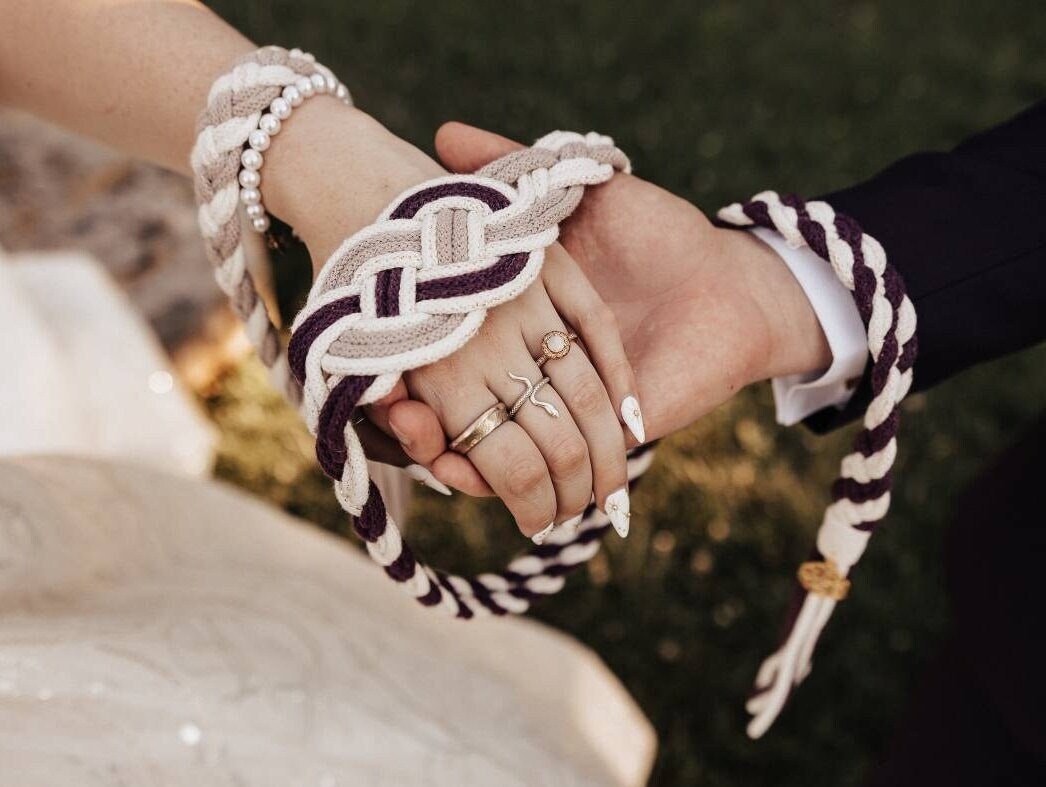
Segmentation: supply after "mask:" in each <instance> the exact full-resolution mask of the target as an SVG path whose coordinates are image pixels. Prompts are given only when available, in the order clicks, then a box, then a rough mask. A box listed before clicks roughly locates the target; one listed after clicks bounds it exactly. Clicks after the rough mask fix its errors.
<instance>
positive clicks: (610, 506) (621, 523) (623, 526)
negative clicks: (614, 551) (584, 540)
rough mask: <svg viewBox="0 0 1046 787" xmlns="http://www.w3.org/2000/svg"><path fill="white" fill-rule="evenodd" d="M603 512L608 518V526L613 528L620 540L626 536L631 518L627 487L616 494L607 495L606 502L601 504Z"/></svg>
mask: <svg viewBox="0 0 1046 787" xmlns="http://www.w3.org/2000/svg"><path fill="white" fill-rule="evenodd" d="M603 510H604V511H605V512H606V514H607V516H608V517H610V524H612V525H613V526H614V530H616V531H617V534H618V535H619V536H621V537H622V538H624V537H625V536H627V535H628V520H629V517H630V516H631V511H630V510H629V505H628V487H627V486H623V487H621V488H620V489H618V490H617V491H616V492H612V493H611V494H609V495H607V500H606V502H605V503H604V504H603Z"/></svg>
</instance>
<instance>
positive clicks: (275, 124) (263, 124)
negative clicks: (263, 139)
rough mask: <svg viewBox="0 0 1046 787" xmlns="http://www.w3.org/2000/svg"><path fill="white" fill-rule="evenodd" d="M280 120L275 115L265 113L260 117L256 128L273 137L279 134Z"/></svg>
mask: <svg viewBox="0 0 1046 787" xmlns="http://www.w3.org/2000/svg"><path fill="white" fill-rule="evenodd" d="M280 125H281V123H280V119H279V118H278V117H276V116H275V115H270V114H269V113H267V112H266V113H265V114H264V115H262V116H261V120H259V121H258V128H260V129H261V130H262V131H264V132H265V133H266V134H268V135H269V136H270V137H274V136H276V135H277V134H279V133H280Z"/></svg>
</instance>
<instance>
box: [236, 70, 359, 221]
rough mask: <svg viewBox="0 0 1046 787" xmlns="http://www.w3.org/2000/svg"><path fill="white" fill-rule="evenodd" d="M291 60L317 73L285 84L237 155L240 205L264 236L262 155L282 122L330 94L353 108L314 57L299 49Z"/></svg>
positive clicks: (346, 92)
mask: <svg viewBox="0 0 1046 787" xmlns="http://www.w3.org/2000/svg"><path fill="white" fill-rule="evenodd" d="M290 56H291V57H292V58H301V59H302V60H306V61H308V62H309V63H314V64H315V67H316V72H315V73H314V74H312V75H311V76H303V77H301V78H300V79H298V80H297V81H296V82H295V83H294V84H293V85H287V86H286V87H285V88H284V89H283V93H282V95H280V96H279V97H277V98H274V99H273V100H272V103H271V104H269V111H268V112H265V113H263V114H262V116H261V117H260V118H259V119H258V127H257V128H256V129H254V130H253V131H252V132H251V133H250V134H249V135H248V137H247V144H246V146H244V149H243V153H242V154H241V155H240V165H241V166H240V172H239V175H238V180H239V182H240V202H242V203H243V204H244V206H245V207H246V211H247V218H249V219H250V220H251V229H253V230H254V231H255V232H259V233H264V232H266V231H267V230H268V229H269V215H268V212H267V211H266V210H265V206H264V205H263V204H262V195H261V168H262V164H264V163H265V158H264V157H263V156H262V153H264V152H265V151H266V150H268V149H269V145H270V144H271V143H272V138H273V137H274V136H276V135H277V134H279V133H280V129H281V128H282V127H283V123H284V121H286V120H287V119H288V118H289V117H290V116H291V113H292V112H294V110H295V109H296V108H297V107H299V106H301V104H302V102H304V101H305V99H307V98H312V97H313V96H322V95H332V96H335V97H336V98H339V99H341V100H342V101H343V102H344V103H345V104H346V105H347V106H350V107H351V106H352V96H351V95H350V94H349V89H348V88H347V87H345V85H344V84H342V83H341V82H339V81H338V79H337V77H335V76H334V74H333V73H332V72H331V70H330V69H329V68H327V67H326V66H323V65H321V64H319V63H317V62H316V58H315V57H313V56H312V55H311V54H309V53H308V52H302V51H301V50H300V49H292V50H290Z"/></svg>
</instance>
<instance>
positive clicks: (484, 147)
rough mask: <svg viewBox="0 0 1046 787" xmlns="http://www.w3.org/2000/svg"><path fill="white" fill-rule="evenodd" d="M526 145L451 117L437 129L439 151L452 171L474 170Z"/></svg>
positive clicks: (437, 147)
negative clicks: (451, 119) (452, 119)
mask: <svg viewBox="0 0 1046 787" xmlns="http://www.w3.org/2000/svg"><path fill="white" fill-rule="evenodd" d="M522 147H525V146H524V145H521V144H519V143H518V142H513V141H512V140H511V139H509V138H508V137H503V136H501V135H500V134H494V133H492V132H490V131H484V130H483V129H481V128H476V127H475V126H469V125H466V124H465V123H458V122H456V121H451V122H450V123H444V124H443V125H442V126H440V127H439V130H438V131H436V153H437V155H439V158H440V161H441V162H442V163H443V165H444V166H445V167H447V169H449V170H452V171H453V172H475V171H476V170H477V169H479V168H480V167H482V166H484V165H486V164H489V163H490V162H491V161H493V160H494V159H497V158H501V157H502V156H504V155H505V154H506V153H511V152H512V151H513V150H519V149H520V148H522Z"/></svg>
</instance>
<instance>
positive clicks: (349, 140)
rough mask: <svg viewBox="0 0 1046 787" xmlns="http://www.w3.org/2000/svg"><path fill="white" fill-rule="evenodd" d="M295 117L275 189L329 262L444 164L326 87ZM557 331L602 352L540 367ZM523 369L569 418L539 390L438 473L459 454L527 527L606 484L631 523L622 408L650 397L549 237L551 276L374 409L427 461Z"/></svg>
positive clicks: (457, 468)
mask: <svg viewBox="0 0 1046 787" xmlns="http://www.w3.org/2000/svg"><path fill="white" fill-rule="evenodd" d="M306 110H312V111H311V112H309V113H308V114H306ZM294 120H295V122H294V123H288V124H287V126H286V130H285V131H284V133H282V134H281V136H280V140H279V144H277V145H273V147H272V148H271V149H270V151H269V152H268V153H267V154H266V172H265V175H264V177H265V182H264V184H263V189H264V190H265V191H264V193H265V199H266V204H267V206H268V207H269V209H270V210H272V211H273V213H274V214H275V215H277V216H279V217H280V218H282V219H284V220H285V221H287V222H288V223H290V224H291V226H293V227H294V228H295V230H296V231H297V232H298V234H299V236H300V237H301V238H302V239H303V240H304V241H305V243H306V245H307V246H308V248H309V251H310V253H311V255H312V258H313V262H314V266H315V267H316V268H317V270H318V269H319V267H320V266H322V264H323V262H324V261H325V260H326V258H327V257H328V256H329V254H330V253H331V252H332V251H333V250H334V249H335V248H336V247H337V246H338V245H339V244H340V243H341V241H342V240H343V239H344V238H345V237H347V236H348V235H351V234H352V233H353V232H355V231H356V230H358V229H360V228H361V227H363V226H365V225H366V224H369V223H370V222H371V221H372V220H373V219H374V217H375V216H376V215H377V214H378V213H379V212H380V210H381V209H382V208H384V207H385V206H386V205H387V204H388V202H389V201H390V200H392V199H393V198H394V197H395V196H397V195H398V194H399V193H401V192H402V191H403V190H404V189H406V188H408V187H410V186H413V185H416V184H417V183H419V182H421V181H424V180H428V179H430V178H432V177H436V176H439V175H442V174H445V172H444V171H443V170H442V169H441V168H440V167H439V166H438V165H437V164H435V162H433V161H432V160H431V159H429V158H428V157H427V156H425V155H424V154H422V153H421V152H420V151H418V150H417V149H416V148H414V147H413V146H411V145H409V144H407V143H405V142H403V141H402V140H400V139H398V138H396V137H394V136H393V135H391V134H390V133H389V132H388V131H386V130H385V129H384V128H383V127H382V126H381V125H380V124H378V123H377V122H376V121H374V120H373V119H371V118H369V117H368V116H366V115H364V114H363V113H360V112H358V111H356V110H352V109H347V108H343V107H342V106H341V105H339V104H336V102H333V101H321V100H320V99H316V100H314V101H312V102H310V103H309V104H307V105H303V106H302V108H301V109H300V110H299V113H298V114H296V115H295V118H294ZM564 321H565V322H564ZM553 330H559V331H565V332H567V333H569V332H571V331H574V332H577V333H578V334H579V336H580V338H581V341H582V342H583V344H584V345H585V349H586V350H587V351H588V352H589V353H590V354H591V360H590V359H589V356H588V355H586V353H585V351H584V350H581V349H578V348H575V349H573V350H572V351H571V352H569V353H568V354H567V356H566V357H563V358H559V359H554V360H550V361H549V362H548V363H547V364H545V365H544V367H543V368H541V369H539V368H538V366H537V364H536V362H535V360H534V358H535V357H537V356H539V355H540V354H541V340H542V337H543V336H544V335H545V334H546V333H548V332H549V331H553ZM510 373H511V374H513V375H515V376H516V377H523V378H526V379H528V380H530V381H531V382H532V383H536V382H537V381H538V380H540V379H541V378H542V376H543V375H547V376H548V377H549V378H550V380H551V382H550V385H549V386H547V387H544V388H542V389H541V391H540V393H539V395H538V396H537V397H535V398H536V399H538V400H544V401H546V402H548V403H549V405H550V406H551V407H552V408H553V409H554V410H555V411H556V412H557V413H558V417H555V418H552V417H550V416H549V414H548V412H547V411H546V410H544V409H542V408H541V407H539V406H536V405H534V404H532V403H531V402H529V401H527V402H526V403H524V404H523V406H522V407H521V408H520V410H519V412H518V414H517V416H516V418H515V420H514V422H511V423H506V424H504V425H503V426H501V427H499V428H498V429H497V430H495V432H493V433H492V434H491V435H489V436H488V437H487V438H486V439H485V440H483V441H482V442H481V443H480V444H479V445H478V446H476V448H475V449H474V450H473V451H472V452H471V453H470V454H469V457H468V459H466V458H464V457H462V456H460V455H457V454H446V455H444V456H442V457H441V461H440V466H439V467H437V468H435V470H436V474H437V476H439V475H440V474H441V473H442V472H444V470H445V469H446V467H449V468H450V470H449V472H450V474H451V475H452V476H454V477H457V478H460V479H464V480H463V482H462V483H463V484H464V485H465V486H466V487H468V488H469V489H470V491H477V492H480V493H490V492H491V491H493V492H494V493H496V494H498V495H499V496H501V497H502V498H503V499H504V501H505V503H506V505H507V506H508V507H509V509H510V510H511V511H512V512H513V514H514V515H515V517H516V520H517V522H518V524H519V527H520V529H521V530H522V531H523V532H524V533H525V534H527V535H534V534H537V533H541V532H542V531H547V529H548V527H549V525H550V524H553V523H562V522H569V521H572V520H578V519H579V515H580V514H581V513H582V512H583V511H584V509H585V507H586V506H587V505H588V504H589V502H590V501H591V500H592V497H593V494H595V499H596V501H597V502H598V503H599V504H600V505H601V506H604V507H609V508H610V509H611V511H612V513H614V514H615V516H614V524H615V525H616V526H617V527H618V529H619V532H622V534H623V533H624V532H625V531H626V529H627V522H628V517H627V513H628V501H627V489H625V487H626V483H625V482H626V472H625V438H624V434H623V432H622V429H621V425H620V422H619V420H618V416H617V413H618V412H619V411H620V410H621V406H622V402H624V401H625V400H626V399H628V398H629V397H633V400H632V402H633V403H632V405H631V409H630V410H629V412H630V413H631V412H632V410H633V409H636V408H638V404H636V403H634V392H635V390H636V389H635V381H634V378H633V376H632V371H631V366H630V365H629V363H628V361H627V359H626V357H625V354H624V349H623V346H622V344H621V340H620V337H619V335H618V334H617V330H616V327H615V325H614V321H613V317H612V315H610V314H609V309H607V308H606V306H605V305H604V304H603V303H602V301H601V300H600V298H599V297H598V296H597V295H596V293H595V291H594V289H593V288H592V287H591V285H590V284H589V283H588V281H587V279H586V278H585V277H584V275H582V274H581V272H580V270H579V269H578V268H577V266H576V265H575V264H573V262H572V261H571V260H570V258H569V256H568V255H567V254H566V253H565V252H564V251H563V250H562V248H560V247H556V248H555V249H553V250H550V253H549V255H548V257H547V259H546V262H545V266H544V268H543V272H542V275H541V278H540V280H539V281H538V282H537V283H535V284H534V285H532V286H531V287H530V288H528V290H527V291H526V292H525V293H524V294H523V295H522V296H521V297H519V298H517V299H516V300H514V301H512V302H509V303H506V304H503V305H501V306H498V307H496V308H494V309H491V310H490V312H489V313H488V315H487V319H486V321H485V323H484V325H483V327H482V329H481V330H480V332H479V334H478V335H477V336H476V337H474V338H473V339H472V340H471V341H470V342H469V343H468V344H467V345H466V346H465V347H464V348H462V349H461V350H459V351H458V352H456V353H455V354H454V355H452V356H450V357H448V358H446V359H444V360H442V361H440V362H438V363H436V364H432V365H430V366H427V367H424V368H422V369H418V370H415V371H412V372H409V373H408V374H406V375H405V376H404V380H403V381H402V382H401V384H400V385H399V386H398V387H397V389H396V390H394V391H393V392H392V394H390V396H389V397H386V399H385V400H383V401H382V402H381V403H379V405H377V406H375V407H372V408H371V410H370V413H371V415H372V419H373V421H374V423H375V424H377V425H378V426H379V428H381V429H382V430H384V431H385V432H386V433H387V434H390V435H403V436H405V439H404V440H403V442H404V443H405V446H404V448H405V449H406V452H407V454H408V455H410V456H411V457H412V458H414V459H415V460H416V461H419V463H421V464H425V465H428V464H431V460H432V459H433V458H434V457H435V456H439V455H440V454H443V452H444V448H445V445H446V439H445V436H444V431H445V432H446V433H447V434H449V435H451V436H454V435H456V434H458V432H460V431H461V430H462V429H464V428H465V427H467V426H468V424H469V423H471V422H472V421H473V420H474V419H475V418H476V416H478V415H479V414H480V413H482V412H483V411H484V410H486V409H487V408H488V407H490V406H491V405H493V404H495V403H496V402H497V401H501V402H504V403H506V404H508V405H511V404H512V403H513V402H514V401H515V400H516V399H517V398H518V397H519V395H520V394H521V393H522V392H523V391H524V390H525V384H524V383H523V382H522V381H520V380H516V379H514V378H513V377H510V376H509V375H510ZM608 390H609V393H608ZM408 396H409V397H410V399H409V400H408ZM393 410H397V411H398V412H400V413H406V418H407V420H408V421H409V423H410V428H408V429H406V430H399V429H397V428H396V420H395V419H394V418H393V417H392V413H393ZM635 421H636V419H633V422H635ZM441 424H442V426H441ZM444 427H445V428H444ZM639 429H640V436H641V427H639ZM363 431H364V437H365V439H366V441H367V448H368V451H369V452H370V453H371V454H372V455H378V456H381V457H382V458H384V459H386V460H387V457H388V455H389V451H390V446H389V444H388V443H389V442H390V441H388V440H385V439H382V436H381V435H380V433H378V432H377V430H374V429H364V430H363ZM433 447H434V448H433ZM469 460H472V461H471V462H470V461H469ZM401 463H402V462H401ZM608 499H609V502H608Z"/></svg>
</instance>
